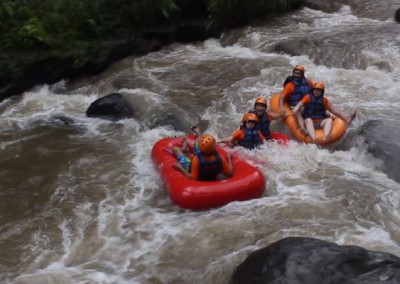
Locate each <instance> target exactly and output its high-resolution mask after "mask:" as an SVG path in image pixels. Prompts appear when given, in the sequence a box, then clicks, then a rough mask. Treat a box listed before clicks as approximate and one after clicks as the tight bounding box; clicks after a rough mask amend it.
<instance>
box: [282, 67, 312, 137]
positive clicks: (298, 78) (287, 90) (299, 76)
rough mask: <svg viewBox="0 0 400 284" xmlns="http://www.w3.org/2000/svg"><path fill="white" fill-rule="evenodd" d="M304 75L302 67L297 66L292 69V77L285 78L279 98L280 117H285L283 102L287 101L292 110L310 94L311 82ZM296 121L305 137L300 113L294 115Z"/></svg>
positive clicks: (305, 132)
mask: <svg viewBox="0 0 400 284" xmlns="http://www.w3.org/2000/svg"><path fill="white" fill-rule="evenodd" d="M304 73H305V69H304V67H303V66H302V65H300V64H298V65H296V66H295V67H294V68H293V70H292V75H291V76H288V77H286V80H285V82H284V83H283V91H282V92H281V96H280V98H279V108H280V110H281V114H282V116H285V109H284V108H283V102H284V101H287V102H288V103H289V105H290V108H292V109H293V108H294V107H295V106H296V105H297V104H298V103H299V102H300V101H301V99H302V98H303V97H304V96H305V95H307V94H311V89H312V86H313V82H312V81H311V80H310V79H307V78H306V77H305V76H304ZM296 120H297V123H298V124H299V127H300V130H301V132H302V133H303V135H307V134H308V133H307V130H306V129H305V125H304V119H303V116H302V113H301V112H297V113H296Z"/></svg>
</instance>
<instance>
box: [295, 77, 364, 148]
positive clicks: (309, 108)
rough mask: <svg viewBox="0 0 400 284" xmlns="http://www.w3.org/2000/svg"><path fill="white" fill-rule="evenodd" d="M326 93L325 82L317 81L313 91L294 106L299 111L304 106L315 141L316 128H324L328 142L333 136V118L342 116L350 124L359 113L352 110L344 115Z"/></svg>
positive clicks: (304, 112)
mask: <svg viewBox="0 0 400 284" xmlns="http://www.w3.org/2000/svg"><path fill="white" fill-rule="evenodd" d="M324 93H325V84H324V83H322V82H315V83H314V85H313V89H312V93H311V94H308V95H306V96H305V97H304V98H303V99H302V100H301V101H300V102H299V103H298V104H297V105H296V106H295V107H294V108H293V112H295V113H297V112H299V110H300V108H301V107H303V106H304V111H303V115H304V118H305V125H306V128H307V131H308V133H309V135H310V137H311V139H312V140H313V142H314V143H315V142H316V137H315V128H323V130H324V136H323V141H324V142H326V141H329V139H330V137H331V130H332V120H333V119H334V118H336V116H338V117H340V118H342V119H343V120H344V121H346V122H347V124H350V123H351V122H352V121H353V120H354V118H355V117H356V114H357V113H356V111H352V113H351V114H350V115H349V116H345V115H343V113H342V112H340V111H339V110H338V109H337V108H336V106H335V105H333V104H331V103H329V100H328V98H326V97H325V96H324Z"/></svg>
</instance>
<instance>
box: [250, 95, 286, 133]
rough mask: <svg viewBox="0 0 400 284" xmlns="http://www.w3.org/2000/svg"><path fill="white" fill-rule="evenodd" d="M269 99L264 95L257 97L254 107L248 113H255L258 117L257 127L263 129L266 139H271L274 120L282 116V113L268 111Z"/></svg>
mask: <svg viewBox="0 0 400 284" xmlns="http://www.w3.org/2000/svg"><path fill="white" fill-rule="evenodd" d="M267 106H268V104H267V100H266V99H264V98H263V97H258V98H256V100H255V102H254V109H253V110H250V111H249V112H248V113H254V114H256V115H257V117H258V124H257V128H258V130H260V131H261V133H262V135H263V136H264V138H265V139H266V140H271V135H270V131H269V126H270V123H271V121H272V120H276V119H279V118H281V117H282V114H277V113H275V112H268V111H267Z"/></svg>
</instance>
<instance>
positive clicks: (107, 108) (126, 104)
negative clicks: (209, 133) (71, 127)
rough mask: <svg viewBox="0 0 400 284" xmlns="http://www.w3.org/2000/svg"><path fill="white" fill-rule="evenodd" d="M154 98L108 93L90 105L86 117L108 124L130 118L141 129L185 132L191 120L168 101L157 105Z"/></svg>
mask: <svg viewBox="0 0 400 284" xmlns="http://www.w3.org/2000/svg"><path fill="white" fill-rule="evenodd" d="M156 97H157V94H154V93H151V92H147V91H142V92H136V93H112V94H109V95H106V96H104V97H101V98H99V99H97V100H95V101H94V102H92V103H91V104H90V106H89V107H88V109H87V110H86V115H87V116H88V117H97V118H102V119H107V120H112V121H117V120H120V119H126V118H134V119H136V120H137V121H139V122H140V124H141V125H142V126H143V127H144V128H155V127H158V126H170V127H172V128H173V129H175V130H178V131H188V129H190V125H191V123H190V122H189V120H190V119H191V117H188V114H186V113H185V112H184V111H182V110H180V109H178V108H177V106H175V105H173V104H171V103H170V102H169V101H168V100H166V99H165V100H164V101H163V102H162V103H160V102H159V98H158V99H157V98H156Z"/></svg>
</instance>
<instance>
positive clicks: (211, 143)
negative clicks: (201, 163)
mask: <svg viewBox="0 0 400 284" xmlns="http://www.w3.org/2000/svg"><path fill="white" fill-rule="evenodd" d="M215 145H217V141H215V138H214V136H212V135H208V134H205V135H203V136H201V138H200V140H199V150H200V152H201V153H203V154H210V153H211V152H213V151H214V150H215Z"/></svg>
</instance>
